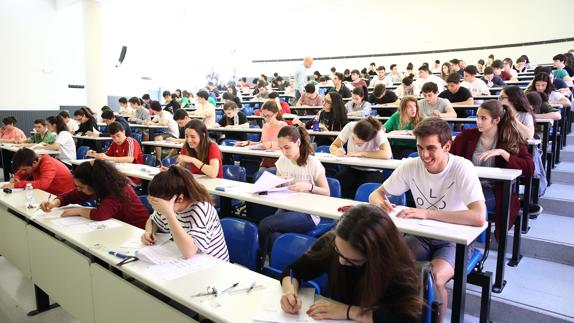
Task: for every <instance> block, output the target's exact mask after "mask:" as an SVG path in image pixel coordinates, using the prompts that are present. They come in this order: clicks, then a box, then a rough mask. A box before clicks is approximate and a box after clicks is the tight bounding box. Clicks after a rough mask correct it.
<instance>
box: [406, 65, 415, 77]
mask: <svg viewBox="0 0 574 323" xmlns="http://www.w3.org/2000/svg"><path fill="white" fill-rule="evenodd" d="M414 68H415V67H414V65H413V63H411V62H409V63H408V64H407V70H406V71H405V73H403V78H405V77H410V78H412V79H414V78H415V72H414V71H413V70H414Z"/></svg>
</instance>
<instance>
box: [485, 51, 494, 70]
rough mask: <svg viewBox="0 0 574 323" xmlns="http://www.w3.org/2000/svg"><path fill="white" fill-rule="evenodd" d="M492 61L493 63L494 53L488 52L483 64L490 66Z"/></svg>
mask: <svg viewBox="0 0 574 323" xmlns="http://www.w3.org/2000/svg"><path fill="white" fill-rule="evenodd" d="M492 63H494V55H492V54H490V55H488V57H487V58H486V64H484V67H490V66H492Z"/></svg>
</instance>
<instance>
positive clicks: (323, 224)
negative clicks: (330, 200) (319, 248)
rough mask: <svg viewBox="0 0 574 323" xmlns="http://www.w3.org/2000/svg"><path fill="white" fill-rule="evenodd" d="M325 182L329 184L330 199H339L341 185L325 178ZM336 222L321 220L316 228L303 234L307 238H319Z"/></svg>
mask: <svg viewBox="0 0 574 323" xmlns="http://www.w3.org/2000/svg"><path fill="white" fill-rule="evenodd" d="M327 182H328V183H329V191H330V192H331V197H338V198H340V197H341V183H340V182H339V180H338V179H336V178H331V177H327ZM335 224H337V222H336V221H335V220H333V219H328V218H321V221H319V223H318V224H317V226H316V227H315V228H314V229H313V230H311V231H309V232H307V233H305V234H306V235H308V236H312V237H320V236H322V235H323V234H324V233H325V232H327V231H329V230H331V229H332V228H333V227H334V226H335Z"/></svg>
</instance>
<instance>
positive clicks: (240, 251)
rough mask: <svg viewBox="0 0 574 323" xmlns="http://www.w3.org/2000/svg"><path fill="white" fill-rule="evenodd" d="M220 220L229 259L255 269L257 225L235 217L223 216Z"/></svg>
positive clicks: (257, 244)
mask: <svg viewBox="0 0 574 323" xmlns="http://www.w3.org/2000/svg"><path fill="white" fill-rule="evenodd" d="M220 221H221V227H222V229H223V235H224V236H225V242H226V243H227V250H228V251H229V258H230V261H231V262H233V263H238V264H241V265H243V266H245V267H247V268H249V269H251V270H253V271H257V254H258V249H259V234H258V231H257V225H255V224H254V223H252V222H249V221H247V220H243V219H237V218H223V219H221V220H220Z"/></svg>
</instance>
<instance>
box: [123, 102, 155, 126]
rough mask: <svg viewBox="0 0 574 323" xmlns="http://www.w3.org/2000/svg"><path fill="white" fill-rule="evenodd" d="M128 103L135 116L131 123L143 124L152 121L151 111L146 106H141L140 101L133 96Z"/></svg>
mask: <svg viewBox="0 0 574 323" xmlns="http://www.w3.org/2000/svg"><path fill="white" fill-rule="evenodd" d="M128 102H129V103H130V106H131V107H132V109H134V111H135V112H134V113H135V114H134V116H133V117H130V118H129V119H128V120H129V121H130V122H134V123H136V124H143V123H145V122H146V121H148V120H150V116H149V110H148V109H147V108H146V107H145V105H143V104H141V102H140V99H139V98H137V97H135V96H133V97H131V98H130V99H129V100H128Z"/></svg>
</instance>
